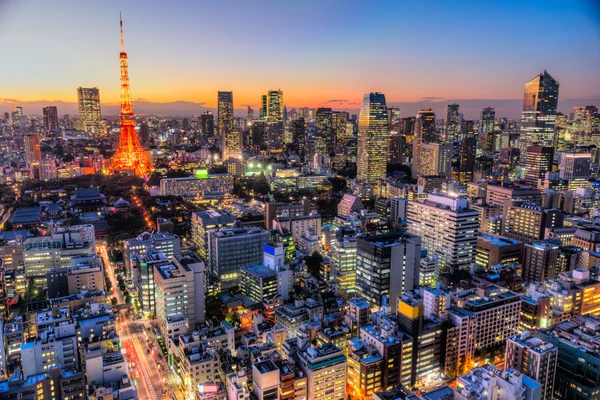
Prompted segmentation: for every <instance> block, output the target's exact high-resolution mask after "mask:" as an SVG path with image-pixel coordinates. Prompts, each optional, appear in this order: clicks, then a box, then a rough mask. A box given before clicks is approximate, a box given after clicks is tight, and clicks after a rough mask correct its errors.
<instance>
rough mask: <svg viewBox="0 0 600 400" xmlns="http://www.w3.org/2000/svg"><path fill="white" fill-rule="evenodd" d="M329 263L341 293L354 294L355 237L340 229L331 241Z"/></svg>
mask: <svg viewBox="0 0 600 400" xmlns="http://www.w3.org/2000/svg"><path fill="white" fill-rule="evenodd" d="M331 263H332V269H333V276H334V282H335V284H336V286H337V289H338V290H339V291H340V292H341V293H348V294H353V293H354V292H356V236H355V233H354V231H353V230H351V229H348V228H345V227H341V228H339V229H338V230H337V231H336V234H335V237H334V238H332V239H331Z"/></svg>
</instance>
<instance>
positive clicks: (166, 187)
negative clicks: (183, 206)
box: [160, 174, 234, 199]
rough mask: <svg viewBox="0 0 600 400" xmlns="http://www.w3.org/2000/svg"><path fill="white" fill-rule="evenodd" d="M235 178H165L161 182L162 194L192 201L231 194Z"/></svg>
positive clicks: (219, 176)
mask: <svg viewBox="0 0 600 400" xmlns="http://www.w3.org/2000/svg"><path fill="white" fill-rule="evenodd" d="M233 178H234V177H233V175H231V174H210V175H207V176H200V177H198V176H189V177H184V178H163V179H161V180H160V192H161V194H162V195H163V196H183V197H186V198H192V199H197V198H202V197H203V196H206V195H209V194H213V193H223V194H225V193H231V192H232V191H233V181H234V179H233Z"/></svg>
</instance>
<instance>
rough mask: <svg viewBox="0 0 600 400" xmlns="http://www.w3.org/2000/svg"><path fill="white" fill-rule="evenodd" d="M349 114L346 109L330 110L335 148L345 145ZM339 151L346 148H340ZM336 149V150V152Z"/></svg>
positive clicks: (344, 150) (343, 150) (343, 151)
mask: <svg viewBox="0 0 600 400" xmlns="http://www.w3.org/2000/svg"><path fill="white" fill-rule="evenodd" d="M349 117H350V116H349V115H348V113H347V112H346V111H332V112H331V129H332V133H333V136H334V140H335V146H336V148H337V147H338V146H347V140H348V135H347V125H348V120H349ZM340 152H342V153H345V152H346V149H345V148H343V147H342V148H341V149H340ZM337 153H338V151H336V154H337Z"/></svg>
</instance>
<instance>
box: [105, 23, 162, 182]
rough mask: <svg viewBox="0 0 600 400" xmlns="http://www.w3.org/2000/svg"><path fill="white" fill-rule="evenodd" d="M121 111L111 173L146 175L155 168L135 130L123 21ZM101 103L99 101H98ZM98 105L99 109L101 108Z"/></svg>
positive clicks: (109, 168)
mask: <svg viewBox="0 0 600 400" xmlns="http://www.w3.org/2000/svg"><path fill="white" fill-rule="evenodd" d="M120 59H121V113H120V114H119V122H120V123H119V125H120V128H121V133H120V134H119V144H118V146H117V151H116V152H115V154H114V155H113V156H112V158H111V162H110V166H109V167H108V170H109V172H110V173H115V172H127V173H134V174H135V175H137V176H140V177H144V176H147V175H149V174H150V172H152V169H153V168H154V167H153V165H152V161H150V154H149V153H148V152H146V151H144V149H143V148H142V145H141V144H140V138H139V136H138V134H137V132H136V131H135V115H134V114H133V100H132V98H131V89H130V85H129V66H128V64H127V53H126V52H125V39H124V38H123V21H121V53H120ZM98 104H99V103H98ZM99 109H100V108H99V106H98V110H99Z"/></svg>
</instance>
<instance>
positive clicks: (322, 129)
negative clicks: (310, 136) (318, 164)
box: [315, 108, 335, 156]
mask: <svg viewBox="0 0 600 400" xmlns="http://www.w3.org/2000/svg"><path fill="white" fill-rule="evenodd" d="M334 149H335V136H334V135H333V116H332V111H331V108H319V109H317V115H316V122H315V154H319V155H321V156H327V155H329V154H331V153H333V151H334Z"/></svg>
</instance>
